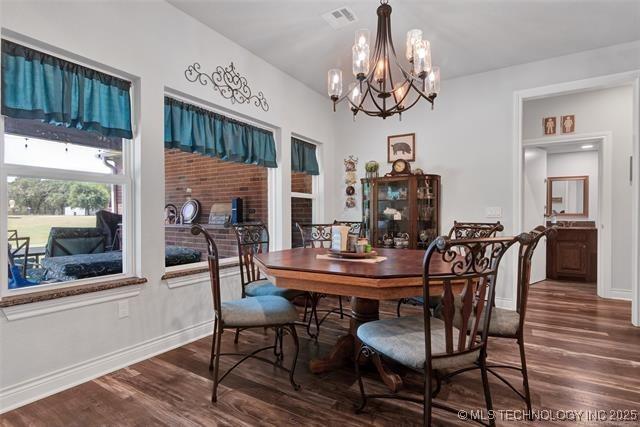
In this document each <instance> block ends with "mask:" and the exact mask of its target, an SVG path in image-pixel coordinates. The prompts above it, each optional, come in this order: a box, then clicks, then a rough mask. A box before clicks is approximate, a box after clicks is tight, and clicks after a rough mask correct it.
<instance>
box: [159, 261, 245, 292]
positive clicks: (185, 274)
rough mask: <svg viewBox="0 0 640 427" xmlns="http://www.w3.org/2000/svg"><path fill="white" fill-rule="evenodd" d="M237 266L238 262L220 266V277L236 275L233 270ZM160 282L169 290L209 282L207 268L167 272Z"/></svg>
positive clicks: (200, 267)
mask: <svg viewBox="0 0 640 427" xmlns="http://www.w3.org/2000/svg"><path fill="white" fill-rule="evenodd" d="M237 266H238V261H233V262H228V263H225V264H222V265H220V266H219V268H220V277H221V278H222V277H227V276H233V275H234V274H236V272H235V271H234V268H235V267H237ZM162 280H164V281H166V282H167V286H168V287H169V288H170V289H173V288H180V287H182V286H188V285H195V284H197V283H202V282H204V281H209V266H206V265H205V266H198V267H194V268H186V269H182V270H175V271H168V272H166V273H165V274H164V275H163V276H162Z"/></svg>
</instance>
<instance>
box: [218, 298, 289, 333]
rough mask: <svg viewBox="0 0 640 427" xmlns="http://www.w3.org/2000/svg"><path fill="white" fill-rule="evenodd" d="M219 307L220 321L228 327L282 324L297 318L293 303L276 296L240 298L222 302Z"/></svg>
mask: <svg viewBox="0 0 640 427" xmlns="http://www.w3.org/2000/svg"><path fill="white" fill-rule="evenodd" d="M220 308H221V311H222V322H223V323H224V325H225V326H229V327H240V328H247V327H253V326H256V327H258V326H268V325H284V324H287V323H293V322H294V321H296V320H297V319H298V312H297V311H296V309H295V307H294V306H293V304H291V303H290V302H289V301H287V300H286V299H284V298H282V297H277V296H262V297H249V298H242V299H239V300H235V301H228V302H223V303H222V304H221V307H220Z"/></svg>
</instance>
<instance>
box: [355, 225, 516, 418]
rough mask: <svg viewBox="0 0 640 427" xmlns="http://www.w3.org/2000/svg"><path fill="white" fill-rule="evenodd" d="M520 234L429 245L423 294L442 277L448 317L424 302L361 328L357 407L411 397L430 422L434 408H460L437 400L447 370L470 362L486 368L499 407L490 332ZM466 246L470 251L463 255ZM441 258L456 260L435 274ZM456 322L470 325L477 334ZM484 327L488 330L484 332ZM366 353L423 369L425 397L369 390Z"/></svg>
mask: <svg viewBox="0 0 640 427" xmlns="http://www.w3.org/2000/svg"><path fill="white" fill-rule="evenodd" d="M520 238H521V237H516V238H513V237H509V238H495V237H494V238H486V239H459V240H455V239H448V238H446V237H438V238H437V239H436V240H435V241H434V242H432V243H431V245H429V248H428V249H427V251H426V253H425V255H424V261H423V271H424V274H423V298H424V300H425V301H428V300H429V296H430V294H431V292H432V290H431V289H430V286H429V282H430V281H431V280H439V281H441V282H442V288H443V298H442V313H443V319H442V320H441V319H438V318H434V317H431V313H430V310H429V308H428V307H426V306H424V305H423V306H422V307H423V308H422V314H421V315H418V316H407V317H397V318H391V319H384V320H377V321H373V322H368V323H365V324H363V325H361V326H360V327H359V328H358V331H357V335H358V339H359V340H360V341H361V342H362V347H361V349H360V351H359V352H358V355H357V357H356V361H355V369H356V373H357V377H358V384H359V387H360V394H361V398H362V401H361V404H360V406H359V407H358V409H357V412H360V411H362V410H363V409H364V408H365V405H366V404H367V401H368V399H371V398H391V399H400V400H408V401H411V402H416V403H421V404H422V405H423V422H424V425H425V426H430V425H431V420H432V414H431V412H432V408H439V409H442V410H444V411H447V412H451V413H454V414H458V410H457V409H455V408H453V407H451V406H450V405H447V404H445V403H443V402H439V401H435V400H434V399H435V397H437V395H438V392H439V391H440V388H441V372H442V371H443V370H449V369H459V368H462V367H465V366H468V365H477V366H478V367H479V368H480V371H481V377H482V384H483V390H484V398H485V404H486V409H487V411H491V410H492V409H493V405H492V401H491V391H490V389H489V381H488V377H487V366H486V344H487V336H488V335H487V333H486V331H487V329H488V326H489V321H490V319H491V311H492V308H493V307H492V304H491V302H492V301H493V300H494V296H495V295H494V294H495V284H496V276H497V273H498V267H499V264H500V260H501V259H502V257H503V255H504V254H505V252H506V251H507V250H508V249H509V248H510V247H511V246H512V245H513V244H514V243H515V242H517V241H519V240H520ZM460 250H462V251H464V252H465V254H466V255H465V256H461V255H459V253H460ZM436 259H437V260H438V261H439V262H441V263H446V264H448V265H450V271H449V273H448V274H442V273H440V274H438V275H435V276H433V275H432V274H431V265H432V260H436ZM460 288H463V291H462V293H461V297H460V298H461V300H462V302H463V304H462V305H461V306H458V305H456V304H455V301H456V296H455V295H454V293H455V290H456V289H460ZM456 324H461V325H468V327H469V329H470V330H471V333H470V334H468V333H467V332H466V330H465V328H462V329H461V328H458V327H456V326H455V325H456ZM478 330H481V331H483V332H480V333H479V334H478V333H476V332H477V331H478ZM363 357H366V358H369V359H373V361H374V363H375V364H376V365H377V364H379V363H380V359H381V357H386V358H388V359H391V360H393V361H395V362H396V363H399V364H401V365H403V366H405V367H407V368H409V369H410V370H413V371H415V372H418V373H420V374H422V376H423V377H424V390H423V395H424V396H423V398H422V399H417V398H415V397H412V396H408V395H403V394H398V393H393V394H367V393H366V392H365V388H364V382H363V380H362V375H361V372H360V362H361V359H362V358H363ZM434 386H435V390H434ZM489 425H494V421H491V420H490V423H489Z"/></svg>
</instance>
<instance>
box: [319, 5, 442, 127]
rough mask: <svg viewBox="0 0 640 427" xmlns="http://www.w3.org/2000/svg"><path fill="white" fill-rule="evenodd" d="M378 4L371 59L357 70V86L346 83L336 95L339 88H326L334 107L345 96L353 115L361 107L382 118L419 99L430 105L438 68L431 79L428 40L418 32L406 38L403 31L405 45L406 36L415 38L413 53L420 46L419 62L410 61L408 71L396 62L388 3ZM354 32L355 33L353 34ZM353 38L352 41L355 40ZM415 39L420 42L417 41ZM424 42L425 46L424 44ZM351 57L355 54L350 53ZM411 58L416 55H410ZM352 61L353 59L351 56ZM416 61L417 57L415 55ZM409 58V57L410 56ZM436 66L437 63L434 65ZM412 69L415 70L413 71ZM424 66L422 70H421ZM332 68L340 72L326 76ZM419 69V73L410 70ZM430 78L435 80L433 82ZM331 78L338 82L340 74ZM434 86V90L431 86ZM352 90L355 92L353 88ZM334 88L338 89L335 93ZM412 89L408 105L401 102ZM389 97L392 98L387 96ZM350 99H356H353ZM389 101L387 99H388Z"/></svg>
mask: <svg viewBox="0 0 640 427" xmlns="http://www.w3.org/2000/svg"><path fill="white" fill-rule="evenodd" d="M380 3H381V4H380V6H378V9H377V12H376V13H377V15H378V25H377V31H376V40H375V45H374V48H373V51H372V56H371V60H370V61H369V65H370V67H369V69H368V70H367V71H366V73H367V74H366V75H365V74H364V73H362V74H357V75H356V78H357V80H358V82H359V89H356V88H355V87H353V86H352V87H350V89H349V91H348V92H347V93H345V94H344V95H343V96H340V93H339V92H340V91H341V89H340V90H339V91H332V89H330V92H329V94H330V95H331V99H332V100H333V102H334V110H335V104H337V103H339V102H341V101H342V100H344V99H345V98H346V99H347V101H348V102H349V105H350V106H351V111H352V112H353V115H354V117H355V115H357V114H358V113H359V112H360V111H362V112H363V113H364V114H366V115H367V116H377V117H382V118H386V117H389V116H392V115H394V114H401V113H402V112H404V111H406V110H408V109H410V108H412V107H413V106H415V105H416V104H417V103H418V102H419V101H420V100H422V99H426V100H427V101H428V102H429V103H430V104H431V108H432V109H433V106H434V101H435V98H436V96H437V92H438V90H439V70H436V71H435V74H434V75H435V76H437V77H436V79H435V80H434V78H433V76H434V75H432V74H431V73H432V71H433V68H431V69H429V68H427V67H429V66H430V65H429V64H430V63H431V62H430V53H429V52H430V51H429V45H428V41H426V42H425V41H422V39H421V34H422V33H421V32H419V34H420V35H419V36H418V37H420V38H418V39H413V38H411V39H409V34H408V35H407V40H408V42H407V43H408V46H412V45H411V44H409V40H410V41H411V43H414V40H417V41H416V42H415V43H416V44H414V45H413V46H414V55H417V53H415V52H418V51H417V50H415V49H418V46H422V48H421V49H422V50H421V51H420V52H421V53H420V55H421V56H420V57H419V58H420V61H421V62H419V63H415V64H414V65H412V68H411V71H410V72H408V71H407V70H406V69H405V68H404V67H403V65H402V64H401V63H400V60H399V58H398V56H397V53H396V50H395V47H394V45H393V38H392V34H391V10H392V9H391V6H389V5H388V4H387V3H388V1H387V0H381V1H380ZM410 33H415V31H413V30H412V31H411V32H410ZM357 34H358V33H356V35H357ZM358 40H360V39H357V40H356V43H362V42H358ZM418 43H422V45H419V44H418ZM425 43H426V47H425ZM360 46H365V47H364V49H366V51H364V52H367V53H366V54H365V55H366V58H369V56H368V55H369V54H368V47H367V45H366V44H361V45H360ZM355 49H356V47H355V46H354V55H356V53H355V52H357V51H356V50H355ZM425 50H426V52H427V53H426V58H427V60H426V61H427V62H425V60H424V58H425V56H423V53H422V52H424V51H425ZM354 58H355V56H354ZM414 58H418V57H417V56H414ZM354 61H355V59H354ZM416 61H417V59H416ZM410 62H411V60H410ZM355 64H356V62H354V73H357V72H358V71H355V70H356V68H355V67H356V65H355ZM392 65H393V66H395V68H397V72H396V77H398V76H401V77H402V79H401V84H400V85H397V84H396V83H400V82H396V81H394V75H393V74H394V73H393V72H392ZM436 68H437V67H436ZM414 70H415V71H414ZM425 70H426V71H425ZM332 72H334V74H333V75H334V76H335V75H336V74H335V73H340V71H339V70H331V71H330V74H329V76H330V77H331V76H332V74H331V73H332ZM414 73H419V74H417V75H416V74H414ZM427 76H428V78H429V92H427V90H426V82H427V80H425V79H426V78H427ZM434 81H435V82H436V84H435V86H434ZM335 82H340V83H339V84H340V85H341V74H339V75H338V79H337V80H335ZM434 88H435V90H434ZM356 90H357V91H358V92H356ZM336 92H338V93H336ZM410 92H416V95H415V99H414V100H412V101H411V102H410V103H408V105H405V103H407V102H408V101H409V100H410V98H411V97H410V96H409V93H410ZM391 97H393V99H392V100H389V99H387V98H391ZM354 100H359V101H356V102H354ZM389 101H391V102H389ZM367 104H368V105H369V106H370V108H367V107H366V105H367Z"/></svg>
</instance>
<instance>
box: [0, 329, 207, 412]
mask: <svg viewBox="0 0 640 427" xmlns="http://www.w3.org/2000/svg"><path fill="white" fill-rule="evenodd" d="M212 328H213V320H209V321H206V322H202V323H199V324H196V325H193V326H189V327H187V328H184V329H181V330H178V331H175V332H171V333H169V334H166V335H162V336H159V337H157V338H153V339H151V340H148V341H144V342H141V343H138V344H135V345H133V346H131V347H127V348H124V349H121V350H117V351H114V352H112V353H109V354H106V355H103V356H99V357H96V358H94V359H90V360H87V361H85V362H82V363H78V364H76V365H72V366H69V367H67V368H63V369H60V370H57V371H54V372H51V373H49V374H46V375H42V376H39V377H36V378H32V379H29V380H26V381H23V382H21V383H18V384H14V385H11V386H8V387H5V388H2V389H0V414H2V413H4V412H7V411H10V410H12V409H16V408H19V407H20V406H24V405H26V404H28V403H31V402H34V401H36V400H40V399H42V398H44V397H47V396H50V395H52V394H55V393H58V392H61V391H63V390H66V389H68V388H71V387H74V386H76V385H78V384H82V383H84V382H87V381H91V380H92V379H95V378H98V377H100V376H102V375H105V374H108V373H110V372H113V371H116V370H118V369H121V368H124V367H126V366H129V365H132V364H134V363H137V362H140V361H142V360H145V359H148V358H150V357H153V356H155V355H157V354H160V353H164V352H166V351H169V350H171V349H174V348H177V347H180V346H183V345H185V344H188V343H190V342H192V341H196V340H199V339H200V338H203V337H205V336H207V335H210V334H211V331H212Z"/></svg>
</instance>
